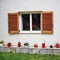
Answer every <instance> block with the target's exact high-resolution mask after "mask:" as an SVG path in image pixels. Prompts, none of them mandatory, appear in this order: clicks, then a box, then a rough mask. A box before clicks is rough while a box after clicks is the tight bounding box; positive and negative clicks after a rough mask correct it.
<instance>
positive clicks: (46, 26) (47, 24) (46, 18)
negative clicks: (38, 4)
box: [42, 12, 53, 34]
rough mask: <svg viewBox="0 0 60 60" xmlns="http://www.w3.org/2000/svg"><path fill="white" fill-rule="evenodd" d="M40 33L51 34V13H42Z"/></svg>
mask: <svg viewBox="0 0 60 60" xmlns="http://www.w3.org/2000/svg"><path fill="white" fill-rule="evenodd" d="M42 33H48V34H52V33H53V12H42Z"/></svg>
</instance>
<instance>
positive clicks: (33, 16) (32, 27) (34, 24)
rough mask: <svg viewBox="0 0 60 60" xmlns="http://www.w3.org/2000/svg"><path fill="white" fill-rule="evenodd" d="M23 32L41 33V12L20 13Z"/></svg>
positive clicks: (21, 30)
mask: <svg viewBox="0 0 60 60" xmlns="http://www.w3.org/2000/svg"><path fill="white" fill-rule="evenodd" d="M20 18H21V19H20V22H21V25H20V26H21V27H20V32H21V33H40V32H41V13H40V12H34V13H33V12H29V13H27V12H26V13H25V12H24V13H21V14H20Z"/></svg>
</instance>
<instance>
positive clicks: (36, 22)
mask: <svg viewBox="0 0 60 60" xmlns="http://www.w3.org/2000/svg"><path fill="white" fill-rule="evenodd" d="M40 29H41V28H40V14H32V30H40Z"/></svg>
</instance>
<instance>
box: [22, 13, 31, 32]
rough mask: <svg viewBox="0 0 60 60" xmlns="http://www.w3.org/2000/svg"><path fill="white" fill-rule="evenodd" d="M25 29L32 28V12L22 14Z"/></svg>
mask: <svg viewBox="0 0 60 60" xmlns="http://www.w3.org/2000/svg"><path fill="white" fill-rule="evenodd" d="M22 26H23V30H27V31H29V30H30V14H22Z"/></svg>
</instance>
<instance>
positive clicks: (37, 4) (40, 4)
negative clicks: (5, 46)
mask: <svg viewBox="0 0 60 60" xmlns="http://www.w3.org/2000/svg"><path fill="white" fill-rule="evenodd" d="M18 11H53V12H54V17H53V18H54V22H53V23H54V33H53V34H52V35H46V34H16V35H9V34H8V16H7V14H8V13H9V12H18ZM59 25H60V0H0V40H4V42H5V43H7V42H12V43H13V44H17V42H18V41H21V43H22V44H24V43H25V42H29V43H30V45H32V44H34V43H38V44H39V45H41V43H42V42H44V41H45V43H46V44H47V45H50V44H53V45H54V44H55V43H57V42H59V43H60V26H59Z"/></svg>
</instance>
